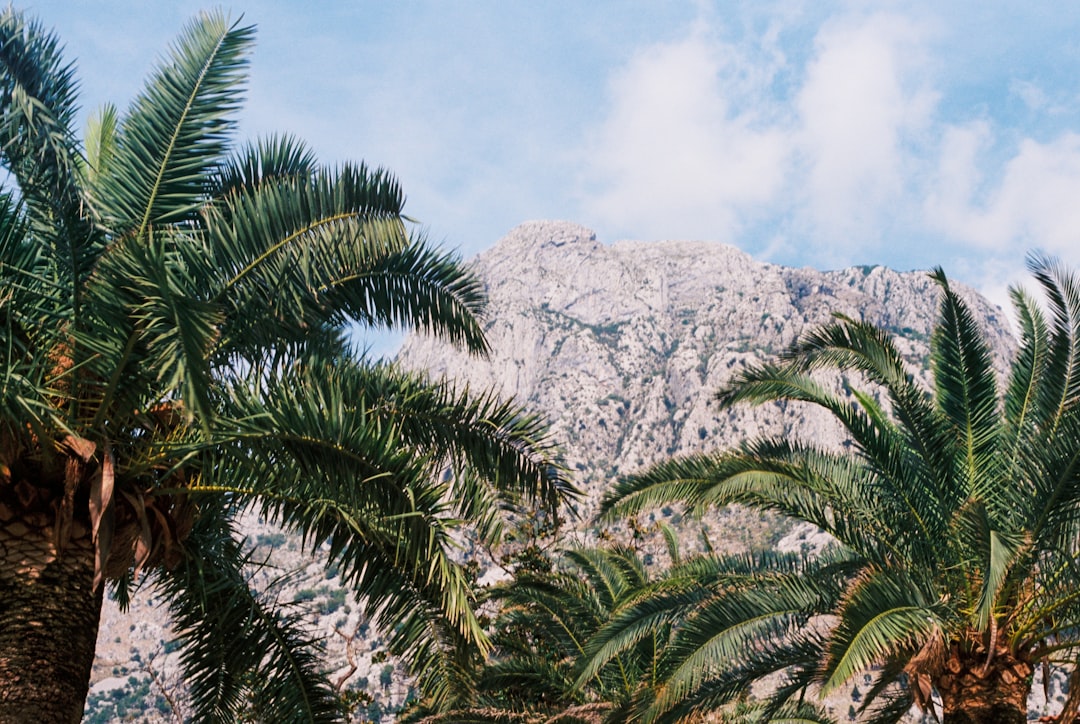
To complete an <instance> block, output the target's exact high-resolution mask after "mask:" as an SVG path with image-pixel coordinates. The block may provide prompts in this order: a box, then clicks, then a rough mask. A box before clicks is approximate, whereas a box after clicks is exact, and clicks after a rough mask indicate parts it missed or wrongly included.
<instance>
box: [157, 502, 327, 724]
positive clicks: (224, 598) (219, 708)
mask: <svg viewBox="0 0 1080 724" xmlns="http://www.w3.org/2000/svg"><path fill="white" fill-rule="evenodd" d="M246 561H247V556H246V555H245V554H244V553H243V552H242V551H241V549H240V547H239V544H238V543H237V542H236V540H235V538H234V537H233V536H232V534H231V532H230V531H229V529H228V527H227V524H225V521H224V520H222V519H221V518H218V517H217V516H213V515H204V516H202V517H201V518H200V519H199V521H198V523H197V524H196V528H195V529H194V530H193V532H192V536H191V537H190V538H189V539H188V542H187V551H186V555H185V556H184V559H183V560H182V561H181V563H180V565H178V566H177V567H176V568H174V569H171V570H169V569H158V571H157V572H156V574H155V578H154V584H155V586H156V587H157V588H158V589H159V590H160V591H161V592H162V593H163V594H164V597H165V600H167V601H168V602H169V608H170V613H171V616H172V618H173V620H174V621H175V627H176V632H177V634H176V642H177V643H179V644H180V647H181V657H180V660H181V666H182V668H183V670H184V681H185V682H186V683H187V685H188V687H189V689H190V691H191V706H192V707H193V709H194V711H195V715H196V718H197V719H198V720H199V721H208V722H234V721H237V720H238V719H240V715H241V713H242V712H243V711H244V710H245V709H246V708H247V707H248V706H250V705H251V704H252V703H253V702H254V703H255V704H256V705H257V708H258V714H259V716H261V717H263V718H264V720H266V721H310V722H335V721H338V703H337V699H336V696H335V694H334V691H333V690H332V689H331V687H330V686H329V682H328V681H327V679H326V677H325V674H324V671H323V669H322V663H321V657H320V655H319V654H320V653H321V652H320V649H319V646H318V643H317V641H315V640H313V639H311V638H310V637H309V635H308V634H307V633H306V632H305V631H304V629H303V625H302V623H301V621H300V618H299V616H298V615H297V614H296V613H295V612H294V613H289V612H285V611H282V609H281V606H280V605H279V604H278V603H277V602H275V601H273V600H267V599H265V598H264V597H263V595H260V594H256V593H254V592H253V591H252V590H251V588H250V586H249V583H248V580H247V578H246V576H245V574H244V572H243V566H244V564H245V563H246ZM264 595H265V594H264Z"/></svg>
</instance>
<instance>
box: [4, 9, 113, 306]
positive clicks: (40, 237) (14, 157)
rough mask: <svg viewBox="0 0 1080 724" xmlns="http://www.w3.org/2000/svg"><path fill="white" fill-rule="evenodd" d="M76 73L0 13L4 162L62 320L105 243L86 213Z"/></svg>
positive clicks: (53, 46)
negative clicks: (80, 171) (80, 179)
mask: <svg viewBox="0 0 1080 724" xmlns="http://www.w3.org/2000/svg"><path fill="white" fill-rule="evenodd" d="M76 88H77V84H76V82H75V79H74V67H73V65H71V64H68V63H66V62H65V61H64V60H63V56H62V48H61V46H60V43H59V41H58V39H57V38H56V36H55V35H53V34H52V33H50V32H48V31H46V30H45V28H44V27H43V26H42V25H41V24H40V23H38V22H36V21H31V20H27V19H26V17H25V16H23V15H22V14H21V13H19V12H16V11H15V10H13V9H12V8H11V7H8V8H7V9H5V10H4V11H3V13H2V14H0V108H2V110H0V161H2V163H3V165H4V167H5V169H6V170H7V171H8V172H9V173H10V174H11V177H12V180H13V181H14V185H15V186H16V187H17V190H18V193H19V194H20V201H21V202H22V204H23V205H24V207H25V210H26V214H27V219H28V221H29V224H30V227H31V228H32V229H33V233H34V235H35V238H36V241H37V243H38V244H39V245H40V246H41V248H42V253H43V255H44V256H46V257H47V259H48V261H49V264H48V275H49V278H50V281H51V282H52V283H54V284H56V286H57V291H58V295H57V300H58V301H62V304H63V307H62V308H61V309H58V310H57V312H58V314H59V315H60V316H61V317H63V318H64V319H65V322H68V321H70V320H71V318H72V316H74V315H75V314H76V313H77V310H78V309H79V304H80V302H79V297H80V289H79V285H80V284H81V283H82V282H83V280H85V278H86V277H87V275H88V274H89V273H90V270H91V268H92V264H93V260H94V258H95V256H96V254H97V253H98V250H99V248H100V239H99V237H98V235H97V234H95V233H94V232H93V229H92V225H91V223H90V221H89V220H87V219H86V218H85V217H84V216H83V215H82V213H81V201H82V197H81V192H80V189H79V186H78V182H77V177H78V167H79V164H80V154H79V152H78V146H77V143H76V140H75V137H74V134H73V132H72V123H73V121H74V119H75V116H76V113H77V111H78V107H77V104H76V98H75V93H76Z"/></svg>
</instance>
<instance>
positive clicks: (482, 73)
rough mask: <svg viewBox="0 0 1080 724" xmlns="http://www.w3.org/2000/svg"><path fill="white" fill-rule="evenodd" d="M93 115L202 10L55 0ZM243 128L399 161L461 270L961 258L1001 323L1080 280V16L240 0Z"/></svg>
mask: <svg viewBox="0 0 1080 724" xmlns="http://www.w3.org/2000/svg"><path fill="white" fill-rule="evenodd" d="M21 7H23V8H24V9H26V10H27V11H29V12H30V13H32V14H34V15H37V16H38V17H39V18H40V19H41V20H42V21H43V22H44V23H45V24H46V25H48V26H51V27H53V28H55V30H56V32H57V34H58V35H59V37H60V38H61V40H62V41H63V43H64V45H65V47H66V53H67V57H69V58H70V59H72V60H74V61H76V64H77V68H78V71H77V72H78V77H79V78H80V79H81V87H82V105H83V107H84V108H85V109H87V110H91V109H93V108H94V107H96V106H98V105H99V104H100V103H102V102H105V101H111V102H114V103H116V104H117V105H118V106H120V107H121V108H123V107H124V106H125V105H126V104H127V102H128V101H129V100H130V99H131V98H132V97H133V96H134V95H135V94H136V93H137V92H138V90H139V88H140V87H141V83H142V81H143V79H144V78H145V77H146V75H147V73H148V72H149V71H150V69H151V68H152V67H153V65H154V63H155V62H156V60H157V59H158V58H159V57H161V55H162V54H163V53H164V52H165V50H166V48H167V47H168V44H169V43H170V42H171V40H172V38H174V37H175V36H176V35H177V33H178V32H179V31H180V29H181V28H182V27H183V26H184V24H185V23H186V22H187V21H188V20H189V19H190V18H191V17H193V16H194V15H195V14H196V13H197V12H198V11H199V10H200V9H201V8H204V7H216V6H214V5H207V4H204V3H200V2H190V1H189V0H173V1H172V2H146V1H145V0H109V1H100V2H89V1H85V2H83V1H80V0H65V1H63V2H61V1H60V0H40V1H36V2H35V1H31V2H29V3H27V4H24V5H22V6H21ZM223 9H224V10H226V11H227V12H229V13H231V14H232V15H233V16H234V17H237V18H241V22H242V23H244V24H254V25H256V26H257V28H258V34H257V44H256V46H255V49H254V52H253V55H252V57H251V78H250V85H249V89H248V101H247V104H246V106H245V109H244V111H243V113H242V116H241V118H240V132H241V135H242V137H243V138H255V137H258V136H260V135H266V134H270V133H275V132H289V133H292V134H294V135H297V136H299V137H301V138H304V139H306V140H307V141H308V142H309V143H310V145H311V146H312V147H313V148H314V149H315V151H316V152H317V153H318V155H319V157H320V158H321V160H323V161H324V162H326V163H329V164H334V163H339V162H342V161H345V160H364V161H366V162H368V163H369V164H372V165H380V166H385V167H387V168H389V169H391V170H392V171H393V172H394V173H395V174H396V175H397V176H398V178H399V179H400V180H401V182H402V185H403V186H404V189H405V192H406V194H407V197H408V201H407V203H406V212H407V213H408V214H409V215H410V216H411V217H413V218H415V219H417V220H419V221H420V222H421V223H422V225H423V228H424V229H425V230H426V233H427V235H428V236H429V238H430V239H432V240H433V241H435V242H437V243H440V244H442V245H444V246H446V247H448V248H452V249H456V250H458V251H459V252H460V253H461V254H462V255H463V256H464V257H466V258H468V257H471V256H473V255H475V254H476V253H478V252H480V251H483V250H484V249H486V248H488V247H490V246H492V245H493V244H494V243H495V242H496V241H497V240H498V239H499V238H501V237H502V236H503V235H505V234H506V233H507V232H508V231H509V230H510V229H512V228H513V227H514V226H516V225H517V224H519V223H521V222H523V221H526V220H533V219H564V220H569V221H575V222H578V223H580V224H583V225H585V226H587V227H589V228H591V229H593V230H594V231H595V232H596V233H597V238H598V239H599V240H600V241H602V242H605V243H611V242H614V241H617V240H622V239H637V240H659V239H687V240H707V241H716V242H723V243H727V244H732V245H734V246H737V247H739V248H741V249H743V250H744V251H746V252H748V253H749V254H751V255H752V256H754V257H755V258H757V259H759V260H762V261H769V262H773V263H777V264H785V265H791V266H812V267H816V268H819V269H832V268H838V267H843V266H849V265H853V264H885V265H888V266H892V267H894V268H897V269H901V270H908V269H928V268H931V267H933V266H938V265H940V266H942V267H944V269H945V270H946V272H947V273H948V274H949V276H950V277H951V278H955V279H959V280H961V281H964V282H966V283H968V284H971V285H972V286H975V287H976V288H978V289H980V290H981V291H982V292H984V293H985V294H987V295H988V296H989V297H990V298H991V299H992V300H993V301H995V302H997V303H999V304H1002V305H1007V304H1008V297H1007V292H1006V290H1007V287H1008V286H1009V285H1010V284H1014V283H1018V282H1019V283H1023V284H1025V285H1026V286H1028V287H1031V286H1032V283H1031V282H1030V280H1029V279H1028V278H1027V275H1026V273H1025V270H1024V259H1025V255H1027V254H1028V253H1029V252H1031V251H1041V252H1043V253H1046V254H1051V255H1055V256H1058V257H1060V258H1061V259H1062V260H1063V261H1065V262H1067V263H1069V264H1071V265H1072V266H1073V267H1074V268H1080V72H1078V71H1080V4H1073V3H1060V2H1048V1H1044V0H1031V1H1030V2H1027V3H1004V2H993V1H987V0H984V1H981V2H975V1H967V0H956V1H951V2H944V3H943V2H939V1H925V2H924V1H923V0H908V1H907V2H865V1H864V2H826V1H801V0H765V1H758V2H753V1H747V2H739V1H736V0H719V1H713V2H709V1H706V0H698V1H697V2H692V1H685V0H652V1H649V2H646V1H644V0H589V1H588V2H582V1H581V0H573V1H566V0H546V1H543V2H525V1H524V0H523V1H521V2H516V1H514V0H469V1H466V0H395V1H394V2H386V1H385V0H348V1H347V0H340V1H339V2H329V1H328V0H307V2H304V3H303V4H301V3H300V2H297V1H295V0H293V1H285V0H280V1H270V0H265V1H256V0H236V1H235V2H232V3H231V4H228V5H224V6H223Z"/></svg>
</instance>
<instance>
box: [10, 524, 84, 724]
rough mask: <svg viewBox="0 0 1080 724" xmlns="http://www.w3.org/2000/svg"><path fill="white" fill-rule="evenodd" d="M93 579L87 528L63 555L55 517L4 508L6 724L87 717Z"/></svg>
mask: <svg viewBox="0 0 1080 724" xmlns="http://www.w3.org/2000/svg"><path fill="white" fill-rule="evenodd" d="M93 578H94V550H93V545H92V543H91V540H90V532H89V531H88V530H87V529H86V527H85V526H84V525H81V524H80V523H79V522H75V523H74V524H73V530H72V531H71V540H70V541H69V542H68V543H67V544H66V546H65V547H64V550H63V554H62V555H60V556H58V555H57V552H56V546H55V545H54V543H53V516H51V515H48V514H44V513H31V514H23V515H17V514H15V513H14V512H13V511H12V509H11V508H9V507H8V506H6V505H4V504H3V503H0V721H2V722H33V723H34V724H45V722H58V723H64V722H71V723H72V724H75V723H77V722H78V721H79V720H80V719H81V718H82V714H83V706H84V705H85V701H86V694H87V689H88V688H89V681H90V668H91V666H92V665H93V662H94V649H95V646H96V642H97V630H98V620H99V618H100V616H101V591H100V590H98V591H97V592H94V591H93Z"/></svg>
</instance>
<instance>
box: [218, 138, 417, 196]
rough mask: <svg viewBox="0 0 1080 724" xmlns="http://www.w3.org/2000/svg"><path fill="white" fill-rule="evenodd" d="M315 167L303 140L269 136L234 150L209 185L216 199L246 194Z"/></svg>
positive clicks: (305, 173) (307, 173)
mask: <svg viewBox="0 0 1080 724" xmlns="http://www.w3.org/2000/svg"><path fill="white" fill-rule="evenodd" d="M318 170H319V164H318V162H317V161H316V159H315V154H314V152H312V150H311V149H310V148H308V146H307V144H306V143H304V142H303V141H301V140H300V139H298V138H296V137H294V136H291V135H289V134H280V135H272V136H269V137H267V138H261V139H259V140H257V141H255V142H252V143H246V144H244V145H243V146H241V147H240V149H239V150H237V151H234V152H233V153H232V155H230V156H229V158H227V159H226V160H225V161H224V162H223V163H222V164H221V165H220V166H219V167H218V168H217V170H216V172H215V176H214V180H213V181H212V182H211V184H210V185H211V187H212V188H213V189H214V196H215V197H216V198H219V199H228V198H229V197H231V196H232V195H233V194H241V193H248V194H250V193H252V192H253V191H254V190H255V189H257V188H259V187H260V186H262V185H264V184H267V183H273V182H276V181H282V180H286V179H306V178H310V177H312V176H313V175H314V174H315V173H316V172H317V171H318ZM398 206H400V201H399V202H398Z"/></svg>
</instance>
